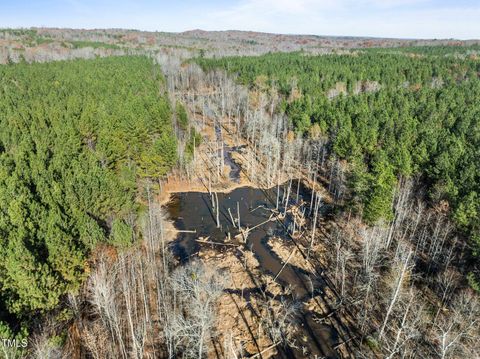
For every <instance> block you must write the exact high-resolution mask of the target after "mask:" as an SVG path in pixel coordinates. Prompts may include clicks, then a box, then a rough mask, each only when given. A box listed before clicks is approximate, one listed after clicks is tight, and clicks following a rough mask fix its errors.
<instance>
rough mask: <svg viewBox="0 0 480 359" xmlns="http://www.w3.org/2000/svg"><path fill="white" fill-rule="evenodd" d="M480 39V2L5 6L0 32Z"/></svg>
mask: <svg viewBox="0 0 480 359" xmlns="http://www.w3.org/2000/svg"><path fill="white" fill-rule="evenodd" d="M30 26H52V27H71V28H110V27H116V28H129V29H141V30H152V31H155V30H157V31H184V30H191V29H197V28H200V29H204V30H231V29H236V30H254V31H265V32H275V33H295V34H316V35H352V36H380V37H401V38H459V39H469V38H480V0H228V1H220V0H207V1H194V0H184V1H182V0H170V1H164V0H156V1H155V0H0V27H30Z"/></svg>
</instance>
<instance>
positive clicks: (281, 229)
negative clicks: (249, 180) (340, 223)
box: [167, 181, 339, 358]
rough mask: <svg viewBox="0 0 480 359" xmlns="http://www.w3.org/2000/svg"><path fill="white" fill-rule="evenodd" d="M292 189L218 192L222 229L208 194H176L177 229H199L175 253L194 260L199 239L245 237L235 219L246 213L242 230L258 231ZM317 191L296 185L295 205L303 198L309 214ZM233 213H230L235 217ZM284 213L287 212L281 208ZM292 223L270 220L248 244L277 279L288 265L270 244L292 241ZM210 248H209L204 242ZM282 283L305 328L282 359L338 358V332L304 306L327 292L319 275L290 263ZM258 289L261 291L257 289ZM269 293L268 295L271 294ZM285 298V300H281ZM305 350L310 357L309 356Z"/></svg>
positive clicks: (171, 206) (172, 213)
mask: <svg viewBox="0 0 480 359" xmlns="http://www.w3.org/2000/svg"><path fill="white" fill-rule="evenodd" d="M286 187H287V185H282V186H280V187H279V188H272V189H269V190H266V191H263V190H260V189H256V188H251V187H241V188H238V189H235V190H233V191H232V192H230V193H218V202H219V209H220V212H219V220H220V227H219V228H217V223H216V211H215V210H213V209H212V200H211V197H210V195H209V194H208V193H200V192H187V193H178V194H175V195H173V197H172V200H171V201H170V203H168V205H167V209H168V213H169V215H170V218H171V219H172V220H173V221H174V223H175V227H176V228H178V229H180V230H195V231H196V233H180V234H179V237H178V238H177V240H176V241H175V242H174V247H173V250H174V254H175V255H176V256H177V257H178V258H179V259H180V260H181V261H184V262H185V261H188V260H189V258H190V257H191V256H194V255H195V254H196V253H198V251H199V249H200V244H199V243H198V242H197V241H196V239H198V237H209V239H208V240H209V241H213V242H218V243H224V241H225V239H226V238H227V234H228V233H229V232H230V233H231V238H232V241H231V242H229V243H235V241H236V240H235V239H234V236H235V235H236V234H238V233H239V231H238V230H237V228H235V226H234V224H233V223H232V217H233V221H237V218H238V212H240V225H241V227H242V228H246V227H249V228H252V227H254V226H256V225H258V224H260V223H262V222H265V221H266V220H267V219H268V218H269V217H270V215H271V211H270V210H269V209H271V208H275V207H276V198H277V193H278V194H279V203H282V198H283V197H284V196H285V194H286V192H287V190H286ZM310 196H311V193H310V192H309V191H308V190H307V189H305V188H304V187H303V186H302V185H300V187H298V188H297V182H296V181H293V183H292V187H291V190H290V199H291V200H290V202H291V203H292V202H294V201H296V200H297V197H298V201H299V202H302V201H303V202H304V203H305V210H306V211H307V213H308V211H309V201H310ZM229 210H230V213H231V215H230V213H229ZM280 210H282V208H280ZM292 225H293V223H292V221H291V220H290V219H289V218H288V216H287V218H285V220H284V221H283V223H281V222H280V221H269V222H267V223H265V224H262V225H261V226H259V227H257V228H256V229H254V230H252V231H251V232H250V233H249V235H248V237H247V242H246V246H247V247H248V248H250V249H251V250H252V251H253V253H254V255H255V256H256V258H257V259H258V261H259V264H260V267H261V270H262V271H263V272H264V273H265V274H268V275H271V276H272V277H275V276H276V275H277V274H278V273H279V272H280V270H281V269H282V267H283V263H282V261H281V260H280V258H278V256H277V255H276V254H275V253H274V252H273V251H272V249H271V248H270V246H269V245H268V239H269V238H270V237H271V236H277V237H280V238H282V239H283V240H285V241H289V240H290V239H289V237H288V234H287V233H286V228H288V227H289V226H292ZM201 245H205V244H201ZM214 247H215V248H216V249H217V250H219V251H223V250H232V249H231V248H232V247H227V246H220V245H216V246H214ZM277 282H278V283H280V284H281V285H282V286H284V287H290V288H291V293H292V294H291V295H290V296H289V297H288V298H286V299H288V300H293V301H297V302H298V303H300V305H299V306H298V308H299V310H298V313H297V314H298V315H297V317H298V318H297V320H298V322H299V324H300V331H299V336H298V338H296V344H297V345H296V346H298V348H294V347H282V348H279V349H280V351H279V354H278V355H277V358H305V357H312V358H314V357H315V355H317V357H319V358H322V357H325V358H336V357H337V356H336V352H335V351H334V350H333V349H332V347H333V346H334V345H335V344H337V343H338V341H339V338H338V335H337V333H336V331H335V330H334V329H333V328H331V327H330V326H327V325H324V324H319V323H317V322H316V321H315V320H314V318H313V314H312V313H310V312H308V311H307V310H306V309H305V308H304V306H303V305H301V303H302V302H306V301H308V300H309V298H310V297H311V296H313V295H317V294H318V293H321V291H322V288H323V287H324V283H323V282H322V281H321V280H320V279H318V278H316V277H315V276H314V275H312V274H309V273H306V272H304V271H303V270H302V269H300V268H298V267H295V266H293V265H290V264H288V265H286V267H285V268H284V269H283V270H282V271H281V273H280V275H279V276H278V278H277ZM251 290H252V291H256V290H258V289H256V288H251ZM267 295H268V293H267ZM276 299H278V300H280V298H278V297H277V298H276ZM302 347H305V348H306V350H307V352H308V353H309V354H308V355H306V354H304V353H305V352H304V351H303V348H302Z"/></svg>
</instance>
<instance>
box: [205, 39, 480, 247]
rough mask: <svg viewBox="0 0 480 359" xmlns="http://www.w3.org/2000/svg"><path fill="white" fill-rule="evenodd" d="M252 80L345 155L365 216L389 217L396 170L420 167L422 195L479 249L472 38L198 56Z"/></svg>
mask: <svg viewBox="0 0 480 359" xmlns="http://www.w3.org/2000/svg"><path fill="white" fill-rule="evenodd" d="M197 62H198V63H199V64H200V65H201V66H202V67H203V69H205V70H210V69H215V68H223V69H225V70H227V71H228V72H230V73H231V74H235V75H237V76H238V81H240V82H241V83H243V84H245V85H247V86H249V87H250V88H253V89H257V90H261V91H270V89H272V88H276V89H277V90H278V92H279V93H280V94H282V95H283V96H282V98H283V101H282V102H281V104H280V106H279V107H278V108H279V110H280V111H281V112H285V113H286V114H287V115H288V118H289V119H290V121H291V124H292V126H293V128H294V129H295V130H296V132H297V133H298V134H300V135H303V136H312V134H314V135H315V136H316V137H318V136H321V137H322V138H327V139H328V143H329V144H330V148H331V153H332V154H333V155H335V156H336V157H337V158H341V159H345V160H347V163H348V164H349V168H350V171H349V173H350V176H349V187H350V190H351V193H352V196H351V197H352V198H351V201H352V204H354V205H355V207H356V208H358V209H359V210H360V211H362V213H363V216H364V218H365V219H366V220H367V221H368V222H371V223H373V222H376V221H377V220H379V219H382V218H383V219H386V220H390V219H391V218H392V216H393V213H392V205H391V203H392V197H393V192H394V190H395V187H396V183H397V180H398V178H399V177H400V176H404V177H411V176H420V177H421V178H422V179H423V180H424V181H423V182H424V183H425V184H426V185H427V188H428V191H429V197H430V199H431V200H432V201H434V202H436V203H439V202H440V201H442V200H443V201H446V202H448V203H449V205H450V209H451V215H452V218H453V219H454V220H455V222H456V223H457V225H458V227H459V228H460V229H462V230H463V231H465V233H467V234H468V235H469V236H470V237H471V238H472V243H473V244H474V246H476V248H477V252H479V251H478V250H479V249H480V234H479V232H480V150H479V149H480V79H479V76H480V61H479V59H478V46H471V47H441V48H433V47H426V48H421V47H416V48H414V49H412V48H400V49H398V48H397V49H390V50H389V49H376V50H364V51H355V52H352V53H350V54H346V55H325V56H307V55H306V54H303V53H290V54H280V53H272V54H268V55H264V56H260V57H231V58H222V59H198V60H197Z"/></svg>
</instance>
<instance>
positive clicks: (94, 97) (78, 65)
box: [0, 57, 177, 320]
mask: <svg viewBox="0 0 480 359" xmlns="http://www.w3.org/2000/svg"><path fill="white" fill-rule="evenodd" d="M161 81H163V78H162V76H161V72H160V69H159V68H158V66H156V65H154V64H153V63H152V61H151V60H150V59H148V58H146V57H111V58H102V59H100V58H98V59H95V60H75V61H66V62H55V63H45V64H31V65H28V64H18V65H6V66H0V129H1V130H0V309H1V311H2V318H0V320H3V319H5V318H10V319H11V318H12V315H13V317H14V318H17V319H19V320H28V318H29V316H30V315H32V314H34V313H36V312H39V311H40V312H41V311H45V310H50V309H52V308H54V307H56V306H57V304H58V303H59V299H60V298H61V296H62V295H63V294H64V293H66V292H68V291H71V290H75V289H76V288H77V287H78V286H79V284H80V283H81V282H82V279H83V278H84V276H85V270H86V266H87V264H86V258H87V255H88V253H89V252H90V251H91V250H92V249H93V248H94V247H95V245H96V244H97V243H100V242H108V243H112V244H114V245H125V244H128V243H129V242H131V241H132V238H133V236H132V234H133V233H134V231H135V228H134V227H135V224H134V221H132V218H135V213H136V211H137V205H136V204H135V198H136V192H137V184H138V179H139V178H145V177H152V178H155V179H157V178H158V177H160V176H163V175H165V174H166V173H167V171H169V169H170V168H171V167H172V166H173V165H174V164H175V163H176V158H177V153H176V138H175V135H174V132H173V126H172V123H171V121H172V114H171V108H170V104H169V101H168V99H167V96H166V95H165V94H162V93H161V91H160V88H161V87H160V84H161V83H160V82H161Z"/></svg>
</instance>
